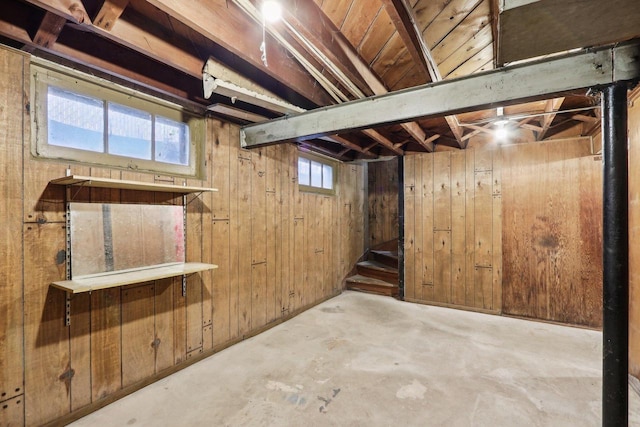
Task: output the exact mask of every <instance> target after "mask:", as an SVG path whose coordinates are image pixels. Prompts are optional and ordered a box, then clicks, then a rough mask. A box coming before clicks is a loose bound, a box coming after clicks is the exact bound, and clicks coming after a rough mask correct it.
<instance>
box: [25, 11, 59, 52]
mask: <svg viewBox="0 0 640 427" xmlns="http://www.w3.org/2000/svg"><path fill="white" fill-rule="evenodd" d="M66 22H67V19H66V18H65V17H63V16H60V15H56V14H55V13H52V12H49V11H47V12H46V13H45V14H44V17H43V18H42V21H41V22H40V26H39V27H38V31H36V35H35V36H34V37H33V42H34V44H33V45H25V47H24V48H23V50H24V51H26V52H29V53H33V51H34V50H35V49H36V47H37V46H38V47H43V48H45V49H46V48H49V47H51V46H53V45H54V44H55V42H56V40H58V37H59V36H60V33H61V32H62V28H64V25H65V24H66Z"/></svg>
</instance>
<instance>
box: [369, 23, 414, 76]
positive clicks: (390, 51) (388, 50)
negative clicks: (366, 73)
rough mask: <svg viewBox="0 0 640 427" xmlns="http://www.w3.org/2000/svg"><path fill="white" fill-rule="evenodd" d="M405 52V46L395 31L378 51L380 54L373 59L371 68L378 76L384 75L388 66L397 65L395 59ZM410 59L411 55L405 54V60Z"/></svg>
mask: <svg viewBox="0 0 640 427" xmlns="http://www.w3.org/2000/svg"><path fill="white" fill-rule="evenodd" d="M406 52H407V48H406V47H405V45H404V43H403V41H402V39H401V38H400V36H399V35H398V33H397V32H395V33H393V36H391V39H390V40H389V42H388V43H387V44H386V46H385V47H384V48H383V49H382V51H381V52H380V55H379V56H378V57H377V58H376V59H375V60H374V61H373V63H372V64H371V68H372V69H373V71H374V72H375V73H376V74H377V75H378V76H384V74H385V73H386V72H387V71H388V70H389V69H390V68H392V67H395V66H397V61H398V60H399V59H400V58H402V56H403V55H404V54H405V53H406ZM410 59H411V56H410V55H407V60H410Z"/></svg>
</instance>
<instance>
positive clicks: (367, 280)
mask: <svg viewBox="0 0 640 427" xmlns="http://www.w3.org/2000/svg"><path fill="white" fill-rule="evenodd" d="M347 283H354V284H362V285H375V286H382V287H385V288H397V287H398V285H397V284H393V283H389V282H386V281H384V280H380V279H376V278H373V277H367V276H363V275H361V274H356V275H355V276H351V277H347Z"/></svg>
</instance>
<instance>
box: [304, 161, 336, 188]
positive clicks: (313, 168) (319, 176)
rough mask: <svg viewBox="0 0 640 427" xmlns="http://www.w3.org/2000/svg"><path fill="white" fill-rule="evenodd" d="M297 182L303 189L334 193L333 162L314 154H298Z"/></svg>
mask: <svg viewBox="0 0 640 427" xmlns="http://www.w3.org/2000/svg"><path fill="white" fill-rule="evenodd" d="M298 184H299V186H300V189H301V190H303V191H311V192H316V193H325V194H335V173H334V164H333V163H332V162H330V161H328V160H324V159H320V158H317V157H315V156H310V155H308V154H304V155H303V154H300V155H299V157H298Z"/></svg>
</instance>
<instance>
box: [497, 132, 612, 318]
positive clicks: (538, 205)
mask: <svg viewBox="0 0 640 427" xmlns="http://www.w3.org/2000/svg"><path fill="white" fill-rule="evenodd" d="M502 154H503V169H502V178H503V181H502V191H503V208H504V209H503V218H504V225H503V227H504V234H503V241H504V244H503V253H504V258H503V263H504V276H503V300H504V302H503V310H504V312H505V313H507V314H514V315H518V316H524V317H532V318H536V319H544V320H552V321H557V322H562V323H570V324H578V325H585V326H592V327H599V326H601V324H602V157H601V156H592V155H591V140H590V139H589V138H581V139H572V140H564V141H553V142H546V143H535V144H524V145H522V146H517V147H515V146H513V147H505V148H504V149H503V150H502Z"/></svg>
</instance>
